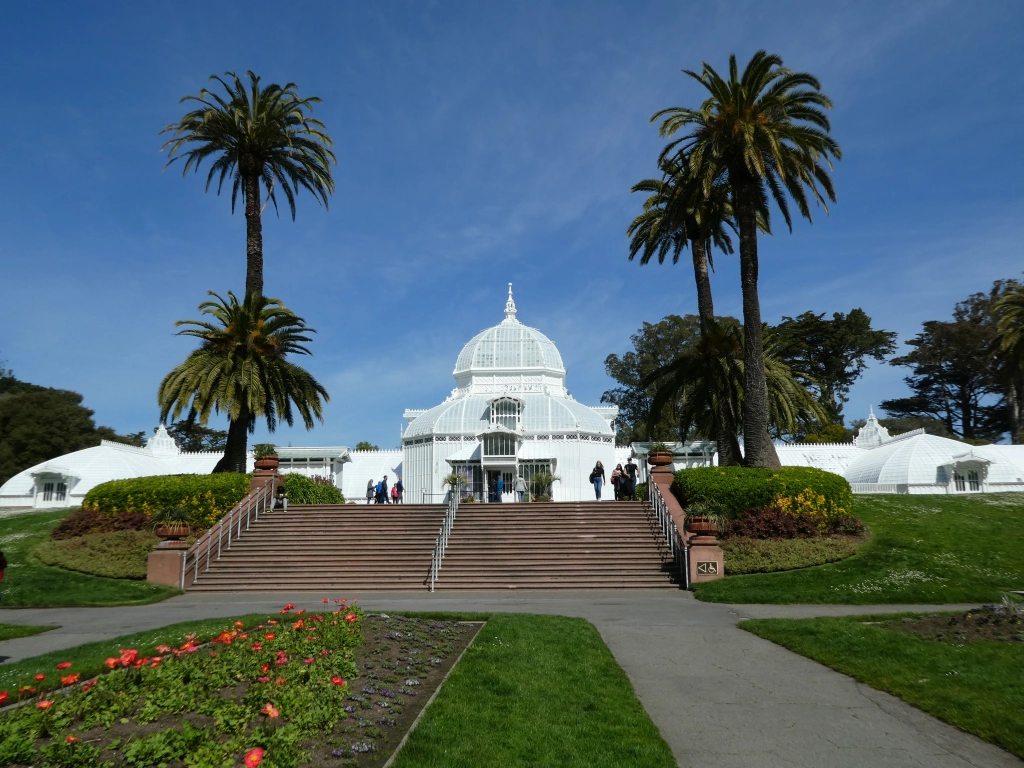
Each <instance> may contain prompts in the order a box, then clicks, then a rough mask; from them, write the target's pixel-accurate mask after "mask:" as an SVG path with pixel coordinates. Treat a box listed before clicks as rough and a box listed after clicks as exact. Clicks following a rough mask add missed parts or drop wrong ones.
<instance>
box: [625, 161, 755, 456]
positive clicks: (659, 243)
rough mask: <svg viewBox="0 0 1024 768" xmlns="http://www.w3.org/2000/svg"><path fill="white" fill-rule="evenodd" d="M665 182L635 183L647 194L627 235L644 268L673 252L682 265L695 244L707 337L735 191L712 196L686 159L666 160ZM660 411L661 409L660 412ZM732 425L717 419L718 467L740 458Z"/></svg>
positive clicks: (721, 188) (716, 189) (718, 190)
mask: <svg viewBox="0 0 1024 768" xmlns="http://www.w3.org/2000/svg"><path fill="white" fill-rule="evenodd" d="M659 165H660V167H661V170H662V177H661V178H660V179H644V180H643V181H641V182H639V183H638V184H636V185H634V186H633V188H632V190H631V191H633V192H647V193H649V197H648V198H647V199H646V200H645V201H644V210H643V213H641V214H640V215H639V216H637V217H636V218H635V219H634V220H633V222H632V224H630V225H629V228H628V229H627V230H626V234H627V235H629V236H630V238H631V240H630V245H629V259H630V261H632V260H633V259H634V258H635V257H636V255H637V254H638V253H639V254H641V256H640V265H641V266H643V265H646V264H647V263H648V262H649V261H650V260H651V258H652V257H653V256H655V255H657V257H658V263H659V264H664V263H665V257H666V256H667V255H668V254H669V253H671V254H672V263H673V264H676V263H678V262H679V255H680V253H682V251H683V250H684V249H685V248H686V247H687V246H689V248H690V253H691V255H692V256H693V276H694V280H695V282H696V284H697V312H698V315H699V316H700V320H701V334H702V335H703V334H704V332H705V328H706V324H707V322H708V321H710V320H713V319H714V316H715V306H714V300H713V299H712V295H711V280H710V276H709V274H708V266H709V265H710V266H712V268H713V267H714V262H713V261H712V256H711V247H712V245H714V246H716V247H717V248H719V250H721V251H723V252H725V253H732V239H731V238H730V237H729V232H728V230H729V229H730V228H732V227H733V223H732V205H731V203H730V200H729V192H728V189H727V188H726V186H725V185H724V184H721V183H718V184H715V185H713V186H712V187H711V191H710V194H708V195H705V193H704V189H703V187H702V186H701V184H700V183H699V181H696V180H695V179H694V177H693V176H692V174H690V173H689V164H688V163H687V162H686V160H685V158H668V157H666V158H662V159H661V161H660V163H659ZM658 412H660V409H659V411H658ZM727 423H728V421H727V420H726V419H724V418H719V419H716V420H715V424H716V425H717V427H718V430H719V431H718V432H717V433H716V434H715V440H716V442H717V444H718V463H719V464H720V465H721V466H728V465H731V464H734V463H736V462H737V461H738V460H739V456H740V454H739V451H738V450H733V446H734V445H736V433H735V432H731V433H730V432H729V431H727V427H726V424H727Z"/></svg>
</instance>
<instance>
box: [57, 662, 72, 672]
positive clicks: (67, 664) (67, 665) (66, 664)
mask: <svg viewBox="0 0 1024 768" xmlns="http://www.w3.org/2000/svg"><path fill="white" fill-rule="evenodd" d="M70 668H71V662H70V661H62V662H61V663H60V664H58V665H57V669H60V670H64V669H70Z"/></svg>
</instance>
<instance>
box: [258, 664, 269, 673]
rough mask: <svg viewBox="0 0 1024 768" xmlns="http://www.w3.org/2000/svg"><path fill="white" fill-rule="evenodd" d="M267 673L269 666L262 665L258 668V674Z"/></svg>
mask: <svg viewBox="0 0 1024 768" xmlns="http://www.w3.org/2000/svg"><path fill="white" fill-rule="evenodd" d="M269 671H270V665H269V664H264V665H263V666H262V667H260V672H269Z"/></svg>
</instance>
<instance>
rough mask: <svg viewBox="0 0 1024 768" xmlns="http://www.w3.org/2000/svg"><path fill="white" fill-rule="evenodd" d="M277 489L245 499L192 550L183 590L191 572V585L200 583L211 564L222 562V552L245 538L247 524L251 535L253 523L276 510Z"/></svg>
mask: <svg viewBox="0 0 1024 768" xmlns="http://www.w3.org/2000/svg"><path fill="white" fill-rule="evenodd" d="M274 485H275V483H274V482H269V483H267V484H266V485H264V486H263V487H262V488H257V489H256V490H255V491H253V492H252V493H250V494H249V495H248V496H246V497H245V498H243V499H242V500H241V501H240V502H238V503H237V504H236V505H235V506H234V507H232V509H231V511H230V512H228V513H227V514H226V515H225V516H224V517H222V518H221V519H220V520H219V521H218V522H217V523H216V524H214V526H213V527H212V528H210V530H208V531H207V532H206V533H204V534H203V535H202V536H200V537H199V540H198V541H196V543H195V544H193V545H192V546H191V548H189V550H188V551H187V552H186V553H185V558H184V559H183V560H182V563H181V588H182V589H183V590H184V589H185V576H186V575H187V574H188V572H189V571H192V581H191V582H189V583H190V584H194V583H195V582H196V581H197V580H198V579H199V573H200V571H202V572H203V573H205V572H206V571H208V570H210V562H211V561H216V560H220V556H221V552H223V551H224V550H226V549H231V542H232V541H238V539H240V538H241V536H242V526H243V524H244V525H245V530H246V531H248V530H249V525H250V523H255V522H256V521H257V520H259V517H260V515H261V514H266V513H267V512H269V511H270V510H271V509H272V508H273V505H274Z"/></svg>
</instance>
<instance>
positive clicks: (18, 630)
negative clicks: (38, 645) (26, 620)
mask: <svg viewBox="0 0 1024 768" xmlns="http://www.w3.org/2000/svg"><path fill="white" fill-rule="evenodd" d="M51 629H57V627H56V626H52V627H27V626H25V625H23V624H0V641H2V640H15V639H17V638H19V637H31V636H32V635H38V634H40V633H42V632H49V631H50V630H51Z"/></svg>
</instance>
